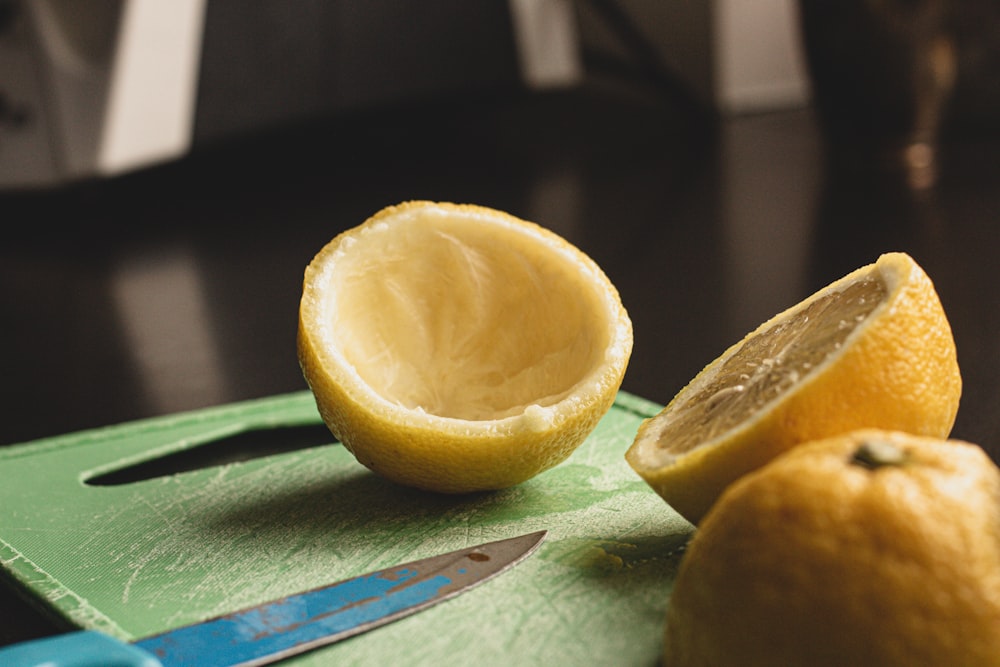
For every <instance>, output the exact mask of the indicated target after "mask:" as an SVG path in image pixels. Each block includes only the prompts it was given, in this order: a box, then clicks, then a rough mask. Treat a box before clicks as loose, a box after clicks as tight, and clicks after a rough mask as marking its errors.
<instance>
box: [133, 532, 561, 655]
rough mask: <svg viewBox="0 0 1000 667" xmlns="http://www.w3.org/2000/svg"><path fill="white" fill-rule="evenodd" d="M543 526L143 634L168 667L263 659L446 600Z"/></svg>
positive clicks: (508, 562) (525, 548) (513, 556)
mask: <svg viewBox="0 0 1000 667" xmlns="http://www.w3.org/2000/svg"><path fill="white" fill-rule="evenodd" d="M545 534H546V531H544V530H543V531H539V532H536V533H530V534H528V535H522V536H520V537H514V538H510V539H506V540H498V541H496V542H489V543H487V544H481V545H479V546H475V547H469V548H467V549H460V550H458V551H452V552H450V553H446V554H441V555H440V556H432V557H430V558H425V559H423V560H417V561H412V562H410V563H404V564H402V565H396V566H393V567H390V568H386V569H384V570H379V571H377V572H372V573H369V574H364V575H361V576H359V577H355V578H353V579H347V580H344V581H341V582H337V583H335V584H331V585H329V586H324V587H322V588H317V589H313V590H311V591H306V592H304V593H298V594H296V595H292V596H290V597H287V598H282V599H280V600H275V601H273V602H268V603H265V604H262V605H258V606H256V607H251V608H249V609H245V610H242V611H237V612H234V613H232V614H227V615H225V616H220V617H218V618H214V619H209V620H207V621H203V622H201V623H196V624H194V625H189V626H185V627H182V628H177V629H175V630H171V631H169V632H166V633H163V634H160V635H155V636H153V637H148V638H146V639H141V640H139V641H137V642H135V645H136V646H138V647H140V648H142V649H144V650H146V651H149V652H150V653H152V654H153V655H155V656H156V657H157V658H158V659H159V660H160V662H161V663H162V664H163V667H182V666H185V667H187V666H190V667H195V666H196V667H209V666H212V667H235V666H237V665H239V666H246V665H266V664H270V663H272V662H275V661H277V660H281V659H283V658H288V657H291V656H293V655H297V654H299V653H303V652H305V651H309V650H312V649H314V648H318V647H320V646H325V645H327V644H332V643H333V642H336V641H340V640H341V639H345V638H347V637H351V636H354V635H357V634H360V633H362V632H366V631H368V630H371V629H373V628H377V627H379V626H381V625H385V624H386V623H390V622H392V621H395V620H398V619H400V618H403V617H404V616H408V615H410V614H413V613H415V612H417V611H420V610H421V609H425V608H427V607H429V606H431V605H434V604H437V603H438V602H442V601H444V600H447V599H449V598H451V597H454V596H456V595H458V594H459V593H462V592H463V591H466V590H468V589H470V588H472V587H473V586H476V585H478V584H481V583H482V582H484V581H487V580H488V579H490V578H492V577H494V576H496V575H498V574H500V573H501V572H503V571H504V570H506V569H508V568H509V567H511V566H513V565H515V564H516V563H518V562H520V561H521V560H523V559H524V558H526V557H527V556H528V555H530V554H531V553H532V552H533V551H534V550H535V549H536V548H538V545H539V544H541V542H542V540H543V539H544V538H545Z"/></svg>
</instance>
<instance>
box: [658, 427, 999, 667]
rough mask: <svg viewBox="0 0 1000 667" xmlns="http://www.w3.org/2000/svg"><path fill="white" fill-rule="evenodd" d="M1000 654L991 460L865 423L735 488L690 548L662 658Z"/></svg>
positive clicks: (870, 662)
mask: <svg viewBox="0 0 1000 667" xmlns="http://www.w3.org/2000/svg"><path fill="white" fill-rule="evenodd" d="M996 664H1000V470H998V469H997V467H996V465H995V464H994V463H993V462H992V461H991V460H990V459H989V457H988V456H987V455H986V453H985V452H984V451H983V450H982V449H981V448H979V447H977V446H975V445H973V444H970V443H966V442H961V441H958V440H944V439H938V438H925V437H918V436H913V435H910V434H904V433H899V432H889V431H881V430H861V431H854V432H851V433H848V434H844V435H840V436H836V437H833V438H828V439H825V440H820V441H815V442H812V443H807V444H803V445H802V446H800V447H796V448H795V449H793V450H792V451H789V452H787V453H785V454H783V455H782V456H780V457H778V458H776V459H775V460H774V461H772V462H770V463H768V464H767V465H765V466H764V467H762V468H760V469H759V470H756V471H754V472H752V473H750V474H748V475H746V476H745V477H743V478H742V479H740V480H739V481H738V482H736V483H734V484H732V485H731V486H730V487H729V488H727V489H726V491H725V492H724V493H723V495H722V497H721V498H720V499H719V501H718V502H717V503H716V505H715V506H714V507H713V508H712V510H711V511H710V512H709V513H708V514H707V515H706V517H705V519H704V521H703V522H702V523H701V525H700V526H699V528H698V531H697V532H696V533H695V535H694V538H693V539H692V541H691V543H690V544H689V545H688V548H687V550H686V552H685V554H684V559H683V560H682V561H681V565H680V568H679V571H678V574H677V578H676V580H675V582H674V587H673V589H672V591H671V594H670V600H669V604H668V609H667V616H666V625H665V636H664V659H663V665H664V667H675V666H677V667H680V666H683V667H701V666H706V667H707V666H708V665H745V666H746V667H756V666H764V665H816V666H824V665H831V666H832V665H857V666H858V667H869V666H870V667H904V666H906V667H909V666H911V665H996Z"/></svg>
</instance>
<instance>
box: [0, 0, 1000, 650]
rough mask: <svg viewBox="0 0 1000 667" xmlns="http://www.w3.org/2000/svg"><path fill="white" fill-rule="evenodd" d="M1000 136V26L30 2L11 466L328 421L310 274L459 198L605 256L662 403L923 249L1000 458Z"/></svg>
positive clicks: (1, 351) (12, 328) (14, 164)
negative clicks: (334, 248) (18, 459)
mask: <svg viewBox="0 0 1000 667" xmlns="http://www.w3.org/2000/svg"><path fill="white" fill-rule="evenodd" d="M998 113H1000V5H998V4H997V3H996V2H995V1H994V0H827V1H825V0H801V2H799V1H798V0H699V1H697V2H692V1H690V0H477V1H476V2H469V1H467V0H422V1H421V2H404V1H402V0H364V1H359V0H326V1H321V0H252V1H249V2H247V1H243V0H170V1H169V2H166V1H163V0H0V221H2V223H3V224H2V242H0V378H2V385H0V406H2V416H3V418H2V419H0V445H12V444H15V443H20V442H25V441H31V440H35V439H39V438H47V437H51V436H56V435H60V434H64V433H69V432H74V431H78V430H81V429H89V428H95V427H100V426H105V425H109V424H115V423H121V422H126V421H131V420H135V419H141V418H145V417H152V416H157V415H166V414H171V413H174V412H178V411H185V410H196V409H199V408H204V407H208V406H214V405H220V404H225V403H229V402H233V401H240V400H245V399H253V398H259V397H265V396H271V395H274V394H279V393H284V392H293V391H300V390H304V389H305V388H306V387H305V384H304V382H303V380H302V377H301V374H300V372H299V368H298V365H297V360H296V354H295V330H296V325H297V321H296V317H297V309H298V299H299V295H300V289H301V279H302V271H303V269H304V267H305V266H306V264H307V263H308V262H309V260H310V259H311V258H312V256H313V255H314V254H315V252H316V251H318V250H319V248H321V247H322V246H323V245H324V244H325V243H326V242H327V241H328V240H330V239H331V238H332V237H333V236H334V235H336V234H337V233H338V232H340V231H342V230H344V229H347V228H349V227H353V226H355V225H357V224H359V223H360V222H362V221H363V220H364V219H365V218H367V217H368V216H369V215H371V214H373V213H374V212H376V211H377V210H379V209H381V208H383V207H384V206H387V205H390V204H395V203H398V202H401V201H404V200H409V199H433V200H445V201H455V202H469V203H476V204H481V205H486V206H491V207H495V208H499V209H502V210H506V211H509V212H510V213H513V214H515V215H517V216H520V217H523V218H527V219H529V220H534V221H536V222H538V223H540V224H542V225H544V226H546V227H549V228H551V229H553V230H554V231H556V232H558V233H560V234H562V235H564V236H565V237H567V238H568V239H569V240H570V241H572V242H573V243H575V244H576V245H578V246H579V247H580V248H581V249H583V250H584V251H585V252H587V253H588V254H589V255H591V256H592V257H593V258H594V259H595V260H596V261H597V262H598V263H599V264H600V265H601V266H602V267H603V268H604V269H605V271H606V272H607V274H608V275H609V277H610V278H611V279H612V281H613V282H614V283H615V284H616V285H617V287H618V288H619V290H620V292H621V296H622V299H623V302H624V303H625V305H626V307H627V308H628V310H629V312H630V314H631V316H632V319H633V322H634V326H635V348H634V353H633V356H632V361H631V364H630V366H629V370H628V373H627V375H626V378H625V382H624V387H623V388H624V389H625V390H627V391H630V392H632V393H635V394H638V395H640V396H643V397H645V398H648V399H650V400H653V401H656V402H659V403H666V402H667V401H669V399H670V398H671V397H672V396H673V395H674V393H675V392H676V391H678V390H679V389H680V388H681V387H682V386H683V385H684V384H685V383H686V382H687V381H688V380H689V379H690V378H691V377H693V376H694V375H695V374H696V373H697V372H698V371H699V370H700V369H701V368H702V367H703V366H704V365H705V364H706V363H708V362H709V361H711V360H712V359H714V358H715V357H716V356H718V355H719V354H720V353H721V352H722V351H723V350H724V349H726V348H727V347H728V346H729V345H730V344H732V343H734V342H735V341H737V340H738V339H739V338H740V337H742V336H743V335H744V334H745V333H746V332H747V331H749V330H751V329H753V328H754V327H756V326H757V325H758V324H759V323H760V322H762V321H764V320H766V319H768V318H769V317H771V316H772V315H774V314H775V313H777V312H778V311H779V310H781V309H783V308H785V307H788V306H790V305H792V304H794V303H796V302H797V301H799V300H801V299H802V298H804V297H805V296H807V295H808V294H810V293H811V292H813V291H814V290H816V289H818V288H820V287H822V286H824V285H826V284H827V283H829V282H831V281H832V280H834V279H836V278H839V277H840V276H841V275H843V274H845V273H847V272H848V271H850V270H852V269H854V268H857V267H859V266H861V265H863V264H867V263H869V262H872V261H874V260H875V259H876V258H877V257H878V255H879V254H880V253H882V252H886V251H894V250H899V251H905V252H908V253H910V254H911V255H913V256H914V258H916V259H917V261H918V262H919V263H920V264H921V265H922V266H923V267H924V268H925V270H926V271H927V272H928V274H929V275H930V276H931V277H932V279H933V280H934V281H935V284H936V286H937V289H938V291H939V294H940V296H941V299H942V302H943V304H944V306H945V310H946V312H947V313H948V315H949V318H950V320H951V324H952V327H953V330H954V335H955V339H956V342H957V346H958V353H959V362H960V365H961V367H962V371H963V377H964V381H965V390H964V394H963V399H962V406H961V409H960V411H959V416H958V422H957V423H956V426H955V431H954V436H955V437H959V438H963V439H967V440H971V441H973V442H977V443H979V444H981V445H983V446H984V447H985V448H986V449H987V450H988V451H989V452H990V453H991V455H992V456H994V458H997V457H998V454H1000V445H998V442H1000V440H998V436H1000V410H997V406H998V405H1000V383H998V381H997V378H998V377H1000V297H998V293H997V289H996V283H997V280H996V277H995V273H994V271H993V264H994V262H995V261H996V256H997V250H998V248H1000V187H998V185H1000V157H998V156H1000V150H998V149H1000V137H998V133H997V130H998V121H1000V115H998ZM19 604H20V603H18V602H17V601H16V600H13V599H11V598H9V593H4V592H0V608H2V609H4V610H5V611H7V610H14V611H15V612H16V613H14V614H11V615H10V618H11V619H14V620H13V621H12V622H10V623H8V622H7V621H5V623H4V624H0V625H3V628H2V633H0V642H3V643H7V642H10V641H14V640H17V639H22V638H25V637H27V636H31V635H34V634H43V633H45V632H48V631H50V630H48V629H47V626H46V625H45V623H44V622H43V621H42V620H40V619H37V618H36V617H35V616H33V615H32V614H31V613H30V612H29V611H28V610H26V609H24V608H22V607H23V605H21V606H19ZM5 615H6V614H5Z"/></svg>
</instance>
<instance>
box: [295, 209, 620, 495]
mask: <svg viewBox="0 0 1000 667" xmlns="http://www.w3.org/2000/svg"><path fill="white" fill-rule="evenodd" d="M631 351H632V324H631V321H630V319H629V317H628V314H627V313H626V311H625V308H624V307H623V305H622V303H621V300H620V298H619V295H618V292H617V290H616V289H615V288H614V286H613V285H612V284H611V282H610V280H609V279H608V278H607V276H606V275H605V274H604V273H603V271H602V270H601V269H600V268H599V267H598V266H597V264H596V263H595V262H594V261H593V260H592V259H590V258H589V257H588V256H586V255H585V254H584V253H583V252H581V251H580V250H579V249H578V248H576V247H574V246H573V245H571V244H570V243H569V242H568V241H566V240H565V239H563V238H562V237H560V236H558V235H556V234H555V233H553V232H551V231H548V230H546V229H544V228H543V227H540V226H538V225H536V224H534V223H530V222H527V221H524V220H520V219H518V218H516V217H514V216H511V215H509V214H507V213H504V212H501V211H497V210H493V209H489V208H486V207H481V206H475V205H458V204H450V203H438V202H427V201H414V202H407V203H404V204H400V205H398V206H393V207H389V208H386V209H383V210H382V211H380V212H378V213H377V214H375V215H374V216H372V217H371V218H370V219H368V220H367V221H366V222H364V223H363V224H361V225H360V226H358V227H356V228H354V229H351V230H348V231H346V232H344V233H343V234H340V235H339V236H337V237H336V238H334V239H333V240H332V241H331V242H330V243H329V244H327V245H326V246H325V247H324V248H323V249H322V250H320V252H319V253H318V254H317V255H316V257H315V258H314V259H313V260H312V262H311V263H310V264H309V266H308V267H307V268H306V271H305V278H304V282H303V292H302V300H301V303H300V308H299V329H298V355H299V362H300V365H301V367H302V371H303V375H304V377H305V379H306V381H307V383H308V384H309V386H310V388H311V389H312V392H313V394H314V395H315V398H316V403H317V407H318V409H319V412H320V414H321V416H322V417H323V419H324V421H325V422H326V424H327V425H328V426H329V428H330V430H331V431H332V432H333V434H334V435H336V436H337V437H338V438H339V439H340V441H341V442H342V443H343V444H344V446H345V447H347V448H348V449H349V450H350V451H351V452H352V453H353V454H354V456H355V457H356V458H357V459H358V460H359V461H360V462H361V463H362V464H364V465H365V466H367V467H369V468H370V469H372V470H373V471H375V472H376V473H379V474H380V475H383V476H384V477H387V478H389V479H391V480H394V481H396V482H399V483H401V484H405V485H409V486H414V487H417V488H422V489H426V490H431V491H440V492H450V493H461V492H469V491H479V490H488V489H499V488H505V487H508V486H512V485H514V484H517V483H520V482H522V481H524V480H526V479H529V478H530V477H533V476H534V475H536V474H538V473H539V472H541V471H543V470H545V469H547V468H550V467H552V466H554V465H556V464H558V463H560V462H561V461H563V460H565V459H566V458H567V457H568V456H569V455H570V454H571V453H572V452H573V450H574V449H575V448H576V447H577V446H579V445H580V444H581V443H582V442H583V440H584V438H585V437H586V436H587V435H588V434H589V433H590V432H591V431H592V430H593V428H594V427H595V426H596V425H597V423H598V421H599V420H600V419H601V417H603V415H604V414H605V413H606V412H607V411H608V410H609V409H610V408H611V405H612V403H613V402H614V398H615V395H616V394H617V391H618V389H619V387H620V385H621V382H622V379H623V376H624V373H625V368H626V366H627V364H628V360H629V357H630V355H631Z"/></svg>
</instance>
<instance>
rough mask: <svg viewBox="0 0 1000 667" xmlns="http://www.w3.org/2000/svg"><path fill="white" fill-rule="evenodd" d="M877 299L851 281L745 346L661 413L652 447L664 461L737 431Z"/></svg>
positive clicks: (881, 293) (876, 283)
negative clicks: (655, 446)
mask: <svg viewBox="0 0 1000 667" xmlns="http://www.w3.org/2000/svg"><path fill="white" fill-rule="evenodd" d="M885 295H886V288H885V284H884V283H883V282H882V280H880V279H878V278H866V279H863V280H859V281H857V282H855V283H852V284H850V285H847V286H846V287H845V288H844V289H843V291H838V292H835V293H832V294H826V295H823V296H821V297H820V298H818V299H816V300H815V301H813V302H812V303H810V304H808V305H807V306H806V307H805V308H803V309H802V310H801V311H800V312H797V313H796V314H795V315H794V316H793V317H791V318H789V319H787V320H784V321H781V322H778V323H776V324H775V325H774V326H773V327H771V328H770V329H767V330H766V331H762V332H760V333H759V334H758V335H757V336H754V337H753V338H750V339H749V340H747V341H745V342H744V343H743V344H742V346H741V347H740V349H739V350H738V351H737V352H736V353H734V354H733V355H732V356H730V357H728V358H727V359H726V360H725V361H724V362H723V363H722V364H721V365H720V366H719V367H718V368H716V369H714V371H713V372H712V374H711V375H710V376H708V377H706V378H705V379H704V386H702V387H699V389H698V391H696V392H694V393H693V394H692V395H691V396H689V397H686V400H685V401H684V402H683V403H679V404H674V405H671V406H670V408H669V409H668V410H667V411H666V413H665V415H664V418H665V421H666V422H667V425H666V427H665V428H664V429H663V430H662V431H660V435H659V439H658V444H659V446H660V447H661V449H663V450H665V451H664V453H665V457H664V461H669V460H670V458H676V457H677V456H679V455H682V454H684V453H686V452H688V451H690V450H692V449H694V448H695V447H697V446H698V445H700V444H702V443H703V442H705V441H706V440H711V439H714V438H716V437H719V436H720V435H722V434H723V433H725V432H726V431H728V430H730V429H732V428H735V427H736V426H739V425H740V424H741V423H743V422H744V421H746V420H747V419H749V418H750V417H752V416H753V415H754V414H755V413H757V412H759V411H761V410H762V409H764V408H765V406H766V405H767V404H768V403H770V402H771V401H773V400H775V399H776V398H778V397H780V396H782V395H783V394H785V393H787V392H789V391H791V390H792V388H793V387H794V386H795V385H796V384H798V383H799V382H802V381H804V380H806V379H807V378H808V376H809V374H810V373H812V372H814V371H815V370H816V369H818V368H820V367H821V366H822V364H823V362H825V361H826V360H827V359H828V358H830V356H831V355H832V354H835V353H836V351H837V350H839V349H840V347H841V346H842V345H843V344H844V341H846V340H847V338H848V336H850V335H851V333H852V332H853V331H854V330H855V328H857V327H858V326H859V325H860V324H861V323H862V322H864V320H865V318H867V317H868V316H869V315H870V314H871V313H872V311H873V310H874V309H875V308H876V307H877V306H879V305H880V304H881V303H882V302H883V299H884V298H885Z"/></svg>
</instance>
